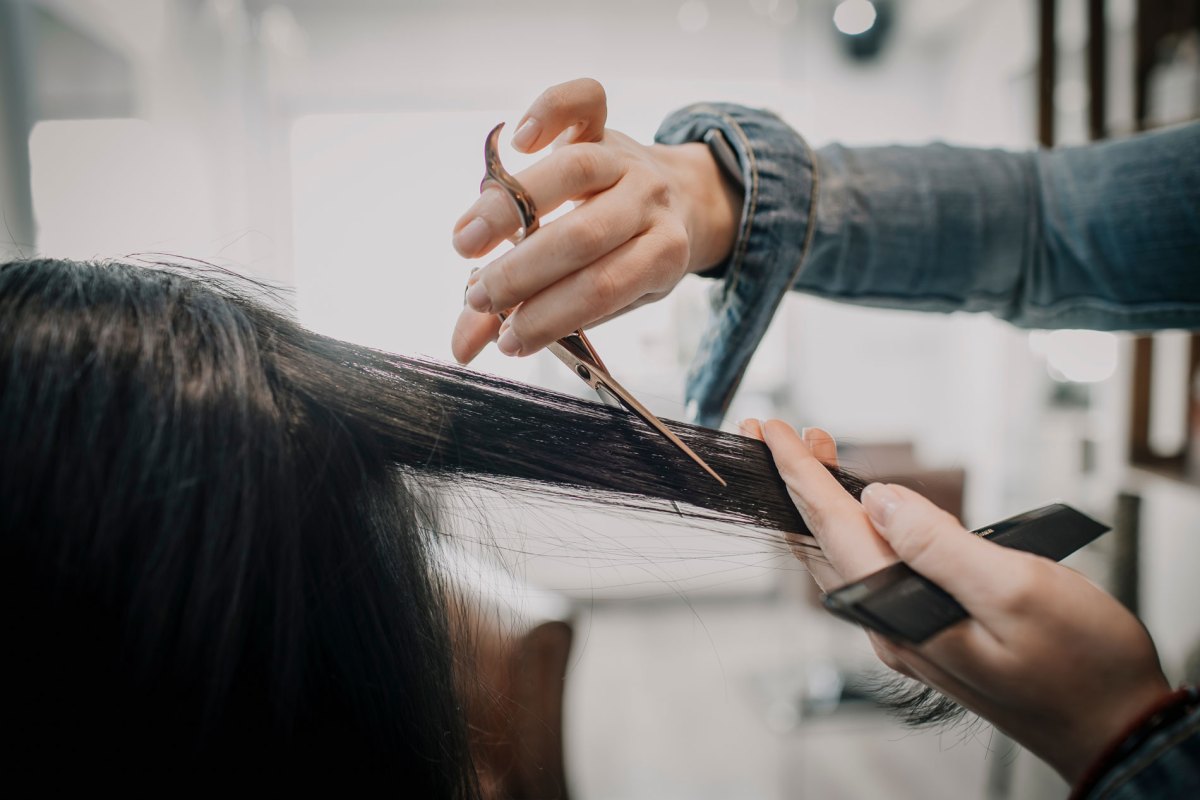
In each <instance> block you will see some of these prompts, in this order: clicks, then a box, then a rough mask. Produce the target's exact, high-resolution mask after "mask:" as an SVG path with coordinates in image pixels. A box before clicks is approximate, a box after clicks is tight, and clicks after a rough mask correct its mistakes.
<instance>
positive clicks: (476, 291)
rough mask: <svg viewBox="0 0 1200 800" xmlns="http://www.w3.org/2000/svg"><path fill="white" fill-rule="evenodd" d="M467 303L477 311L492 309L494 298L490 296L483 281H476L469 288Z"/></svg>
mask: <svg viewBox="0 0 1200 800" xmlns="http://www.w3.org/2000/svg"><path fill="white" fill-rule="evenodd" d="M467 305H469V306H470V307H471V308H473V309H475V310H476V311H491V310H492V298H491V297H489V296H488V292H487V287H486V286H484V285H483V281H475V283H473V284H472V285H471V287H470V288H469V289H467Z"/></svg>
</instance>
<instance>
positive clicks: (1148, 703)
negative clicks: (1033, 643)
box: [1047, 672, 1176, 785]
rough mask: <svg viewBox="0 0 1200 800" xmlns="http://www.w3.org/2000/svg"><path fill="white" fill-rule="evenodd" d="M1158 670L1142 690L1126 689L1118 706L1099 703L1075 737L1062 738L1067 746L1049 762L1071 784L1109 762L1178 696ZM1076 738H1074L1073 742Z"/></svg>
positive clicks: (1076, 783) (1081, 779)
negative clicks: (1131, 738)
mask: <svg viewBox="0 0 1200 800" xmlns="http://www.w3.org/2000/svg"><path fill="white" fill-rule="evenodd" d="M1175 694H1176V693H1175V692H1172V690H1171V686H1170V684H1168V683H1167V679H1166V677H1165V676H1163V675H1162V673H1161V672H1159V673H1158V674H1157V675H1156V676H1155V679H1154V680H1152V681H1149V682H1147V684H1146V685H1145V686H1143V687H1142V689H1141V690H1140V691H1136V692H1135V691H1126V692H1125V693H1124V696H1122V697H1120V698H1119V701H1120V702H1119V703H1118V704H1117V705H1116V707H1113V706H1112V705H1110V704H1100V703H1098V704H1096V706H1095V711H1096V714H1094V715H1090V718H1087V719H1081V720H1080V723H1081V725H1080V730H1078V731H1077V732H1076V734H1075V735H1074V736H1067V737H1062V740H1060V744H1061V745H1065V747H1064V749H1063V750H1061V751H1060V752H1058V753H1057V754H1056V755H1057V758H1055V757H1050V758H1047V761H1049V762H1050V764H1051V765H1052V766H1053V767H1054V768H1055V769H1056V770H1057V771H1058V773H1059V774H1060V775H1062V777H1063V778H1064V779H1065V780H1066V781H1067V783H1069V784H1071V785H1078V784H1081V782H1084V781H1085V779H1086V778H1088V776H1090V775H1091V774H1092V773H1093V772H1094V771H1096V769H1097V764H1098V763H1100V762H1104V763H1108V762H1110V761H1111V760H1112V758H1113V756H1114V754H1115V753H1116V752H1117V751H1118V750H1119V748H1120V746H1121V745H1122V743H1124V742H1125V741H1126V740H1127V739H1129V737H1130V736H1131V735H1133V734H1134V733H1136V732H1137V731H1138V730H1140V729H1141V728H1142V727H1143V726H1145V725H1146V723H1147V721H1149V720H1150V719H1152V718H1153V717H1154V716H1155V715H1156V714H1157V712H1158V711H1159V710H1160V709H1161V708H1162V707H1163V706H1164V704H1165V703H1169V701H1170V700H1171V698H1173V697H1174V696H1175ZM1072 740H1073V741H1072Z"/></svg>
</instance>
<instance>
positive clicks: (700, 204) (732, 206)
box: [655, 142, 742, 272]
mask: <svg viewBox="0 0 1200 800" xmlns="http://www.w3.org/2000/svg"><path fill="white" fill-rule="evenodd" d="M655 150H657V151H659V155H660V158H661V161H662V163H663V164H664V166H665V167H666V168H667V170H668V172H669V173H670V174H671V178H672V181H673V182H674V184H675V186H676V187H677V189H678V192H677V196H678V197H679V198H680V199H681V201H682V203H683V209H682V211H683V217H684V225H685V227H686V228H687V235H688V244H689V255H688V265H687V270H688V272H703V271H705V270H707V269H710V268H712V267H715V266H716V265H718V264H720V263H721V262H723V261H725V260H726V259H727V258H729V254H730V252H731V251H732V250H733V244H734V241H735V240H736V239H737V229H738V224H739V222H740V221H741V217H742V191H741V189H740V188H739V187H737V186H735V185H734V184H733V182H732V181H730V180H729V179H728V178H726V177H725V175H724V173H723V172H722V171H721V169H720V167H719V166H718V165H717V162H716V159H714V158H713V155H712V152H711V151H710V150H709V148H708V145H706V144H704V143H702V142H690V143H687V144H680V145H656V146H655Z"/></svg>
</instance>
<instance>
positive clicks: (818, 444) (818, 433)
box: [800, 428, 838, 467]
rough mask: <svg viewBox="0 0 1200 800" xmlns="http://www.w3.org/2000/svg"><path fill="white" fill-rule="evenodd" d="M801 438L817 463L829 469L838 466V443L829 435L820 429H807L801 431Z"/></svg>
mask: <svg viewBox="0 0 1200 800" xmlns="http://www.w3.org/2000/svg"><path fill="white" fill-rule="evenodd" d="M800 438H801V439H803V440H804V443H805V444H806V445H808V449H809V450H811V451H812V454H813V457H814V458H815V459H817V461H820V462H821V463H822V464H824V465H825V466H827V467H836V466H837V465H838V456H837V442H836V441H834V439H833V437H832V436H830V435H829V434H828V433H826V432H825V431H823V430H821V429H820V428H805V429H804V430H802V431H800Z"/></svg>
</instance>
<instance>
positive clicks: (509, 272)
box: [479, 262, 522, 308]
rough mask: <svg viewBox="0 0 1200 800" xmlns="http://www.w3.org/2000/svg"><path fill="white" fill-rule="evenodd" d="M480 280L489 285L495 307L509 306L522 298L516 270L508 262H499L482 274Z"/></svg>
mask: <svg viewBox="0 0 1200 800" xmlns="http://www.w3.org/2000/svg"><path fill="white" fill-rule="evenodd" d="M479 280H480V281H482V282H483V283H484V285H485V286H486V287H487V292H488V296H489V297H490V298H491V299H492V303H493V307H496V306H499V307H502V308H507V307H509V306H511V305H514V304H515V303H517V302H518V301H520V300H521V299H522V298H521V292H520V289H521V287H520V285H519V283H518V280H517V277H516V270H515V269H513V267H512V266H511V265H510V264H509V263H508V262H503V263H501V264H497V265H496V266H495V267H493V268H492V269H491V270H490V271H488V272H487V273H485V274H483V275H480V277H479Z"/></svg>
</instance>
